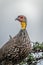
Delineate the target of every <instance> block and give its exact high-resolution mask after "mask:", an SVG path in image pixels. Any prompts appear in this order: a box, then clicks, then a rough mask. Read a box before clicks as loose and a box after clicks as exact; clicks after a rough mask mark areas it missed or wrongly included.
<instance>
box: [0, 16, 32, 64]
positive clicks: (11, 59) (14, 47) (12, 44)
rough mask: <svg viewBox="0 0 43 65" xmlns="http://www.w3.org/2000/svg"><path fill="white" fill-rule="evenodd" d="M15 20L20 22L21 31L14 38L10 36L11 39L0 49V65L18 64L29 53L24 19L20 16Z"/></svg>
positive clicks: (29, 48)
mask: <svg viewBox="0 0 43 65" xmlns="http://www.w3.org/2000/svg"><path fill="white" fill-rule="evenodd" d="M16 20H18V21H19V22H20V24H21V30H20V31H19V33H18V34H17V35H16V36H15V37H13V38H12V37H11V36H10V38H11V39H10V40H9V41H8V42H7V43H6V44H4V46H3V47H2V48H1V49H0V65H15V64H18V63H20V62H21V61H22V60H23V59H24V58H26V57H27V55H28V53H29V52H30V51H31V44H30V38H29V36H28V33H27V30H26V26H27V20H26V17H25V16H24V15H20V16H18V17H17V18H16Z"/></svg>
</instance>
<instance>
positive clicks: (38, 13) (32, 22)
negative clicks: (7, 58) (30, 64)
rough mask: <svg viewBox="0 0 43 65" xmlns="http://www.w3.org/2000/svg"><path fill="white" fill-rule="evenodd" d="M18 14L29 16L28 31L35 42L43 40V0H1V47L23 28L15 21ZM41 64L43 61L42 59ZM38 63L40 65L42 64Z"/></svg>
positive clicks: (42, 64)
mask: <svg viewBox="0 0 43 65" xmlns="http://www.w3.org/2000/svg"><path fill="white" fill-rule="evenodd" d="M18 15H25V16H26V17H27V31H28V34H29V36H30V39H31V41H33V42H36V41H38V42H43V0H0V47H2V46H3V45H4V43H6V42H7V41H8V40H9V35H11V36H12V37H13V36H15V35H16V34H17V33H18V32H19V31H20V29H21V26H20V23H19V22H18V21H15V18H16V17H17V16H18ZM40 63H41V65H43V61H42V60H41V62H40ZM40 63H38V65H40Z"/></svg>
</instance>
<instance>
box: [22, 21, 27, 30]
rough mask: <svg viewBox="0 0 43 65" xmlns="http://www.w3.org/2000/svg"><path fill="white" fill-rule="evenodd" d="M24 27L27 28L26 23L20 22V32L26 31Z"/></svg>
mask: <svg viewBox="0 0 43 65" xmlns="http://www.w3.org/2000/svg"><path fill="white" fill-rule="evenodd" d="M26 26H27V24H26V22H25V21H22V22H21V29H22V30H25V29H26Z"/></svg>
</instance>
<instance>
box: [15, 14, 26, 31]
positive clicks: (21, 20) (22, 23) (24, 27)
mask: <svg viewBox="0 0 43 65" xmlns="http://www.w3.org/2000/svg"><path fill="white" fill-rule="evenodd" d="M15 20H18V21H19V22H20V23H21V28H22V30H24V29H26V26H27V20H26V17H25V16H24V15H19V16H18V17H17V18H16V19H15Z"/></svg>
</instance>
